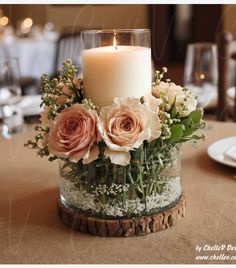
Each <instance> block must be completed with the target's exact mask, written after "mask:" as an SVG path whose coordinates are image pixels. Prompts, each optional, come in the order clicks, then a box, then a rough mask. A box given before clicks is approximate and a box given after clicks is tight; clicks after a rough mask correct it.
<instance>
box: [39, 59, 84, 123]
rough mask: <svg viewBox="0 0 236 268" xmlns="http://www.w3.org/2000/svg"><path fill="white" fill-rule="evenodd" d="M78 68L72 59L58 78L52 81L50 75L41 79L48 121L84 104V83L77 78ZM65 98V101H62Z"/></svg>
mask: <svg viewBox="0 0 236 268" xmlns="http://www.w3.org/2000/svg"><path fill="white" fill-rule="evenodd" d="M77 71H78V70H77V68H76V66H75V65H73V63H72V61H71V60H70V59H68V60H66V61H65V62H64V63H63V67H62V68H61V69H60V70H59V74H58V77H55V78H52V79H50V78H49V77H48V75H45V74H44V75H42V77H41V91H42V96H41V99H42V103H41V106H43V105H45V106H46V107H48V108H49V109H48V115H47V117H48V119H52V120H53V119H54V118H55V116H56V115H57V114H58V113H60V112H61V111H62V110H63V109H65V108H68V107H70V106H71V105H73V104H75V103H82V100H83V81H82V79H81V78H77V77H76V74H77ZM61 98H63V101H61V100H62V99H61Z"/></svg>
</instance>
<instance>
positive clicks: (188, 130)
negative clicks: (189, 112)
mask: <svg viewBox="0 0 236 268" xmlns="http://www.w3.org/2000/svg"><path fill="white" fill-rule="evenodd" d="M181 123H182V124H183V125H184V127H185V129H184V133H183V136H184V137H185V136H189V135H191V134H192V133H193V132H194V131H195V128H194V124H193V120H192V118H186V119H184V120H183V121H182V122H181Z"/></svg>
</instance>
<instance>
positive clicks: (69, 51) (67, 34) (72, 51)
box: [54, 27, 82, 74]
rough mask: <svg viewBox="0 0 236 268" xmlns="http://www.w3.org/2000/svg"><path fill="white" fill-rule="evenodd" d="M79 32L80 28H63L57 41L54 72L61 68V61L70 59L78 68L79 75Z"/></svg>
mask: <svg viewBox="0 0 236 268" xmlns="http://www.w3.org/2000/svg"><path fill="white" fill-rule="evenodd" d="M81 30H82V28H81V27H80V28H75V27H71V28H65V29H64V30H63V32H62V34H61V36H60V37H59V39H58V41H57V49H56V56H55V67H54V70H55V72H56V71H57V70H58V68H61V67H62V63H63V61H65V60H66V59H71V60H72V62H73V63H74V64H75V65H76V66H77V67H78V69H79V74H80V73H81V68H82V60H81V53H82V46H81Z"/></svg>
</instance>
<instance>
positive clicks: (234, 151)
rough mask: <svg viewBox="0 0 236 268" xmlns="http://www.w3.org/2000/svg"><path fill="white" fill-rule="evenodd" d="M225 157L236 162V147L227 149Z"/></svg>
mask: <svg viewBox="0 0 236 268" xmlns="http://www.w3.org/2000/svg"><path fill="white" fill-rule="evenodd" d="M225 155H226V156H228V157H229V158H231V159H232V160H234V161H236V145H235V146H233V147H230V148H229V149H227V150H226V151H225Z"/></svg>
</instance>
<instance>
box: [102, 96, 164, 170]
mask: <svg viewBox="0 0 236 268" xmlns="http://www.w3.org/2000/svg"><path fill="white" fill-rule="evenodd" d="M150 113H151V111H150V110H149V109H148V108H147V106H145V105H143V104H142V103H141V102H140V100H139V99H137V98H127V99H121V98H115V100H114V102H113V104H112V105H111V106H106V107H102V109H101V111H100V122H99V124H98V128H99V131H100V133H101V135H102V137H103V140H104V141H105V143H106V145H107V148H106V149H105V155H106V156H108V157H110V160H111V162H112V163H113V164H117V165H121V166H126V165H127V164H129V162H130V153H129V151H130V150H133V149H135V148H138V147H140V145H141V144H142V143H143V141H144V140H151V139H153V138H154V136H155V135H157V136H158V135H159V136H160V132H159V133H158V134H157V133H156V129H154V131H152V129H151V126H152V124H151V118H150ZM156 124H157V125H158V126H159V120H158V118H157V121H156Z"/></svg>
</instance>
